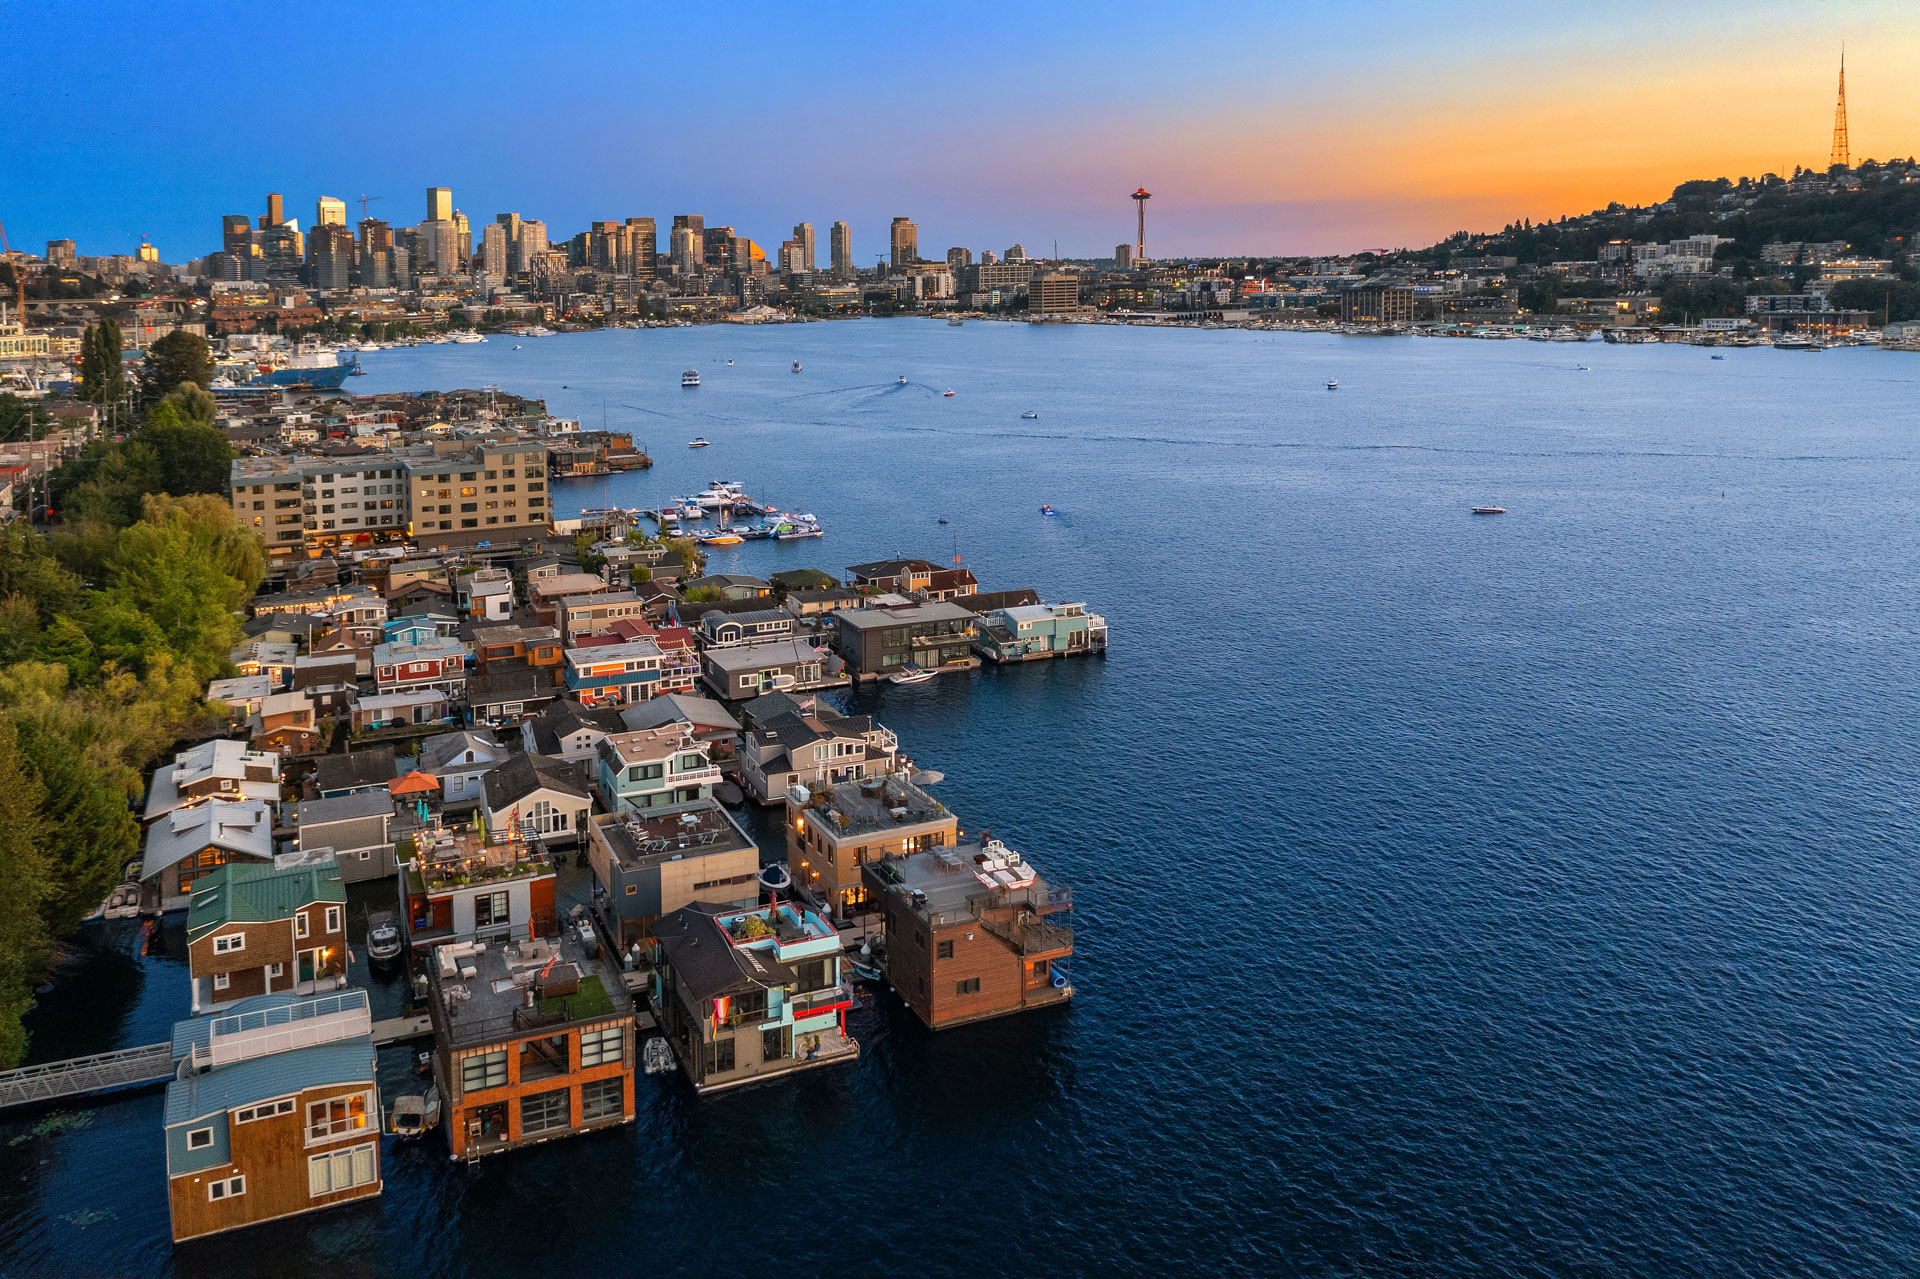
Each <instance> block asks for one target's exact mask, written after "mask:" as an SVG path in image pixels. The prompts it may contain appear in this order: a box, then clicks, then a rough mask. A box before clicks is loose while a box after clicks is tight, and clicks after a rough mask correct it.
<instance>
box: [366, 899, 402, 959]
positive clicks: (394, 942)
mask: <svg viewBox="0 0 1920 1279" xmlns="http://www.w3.org/2000/svg"><path fill="white" fill-rule="evenodd" d="M367 958H368V959H369V960H370V961H372V962H373V963H375V964H380V965H386V964H391V963H392V962H393V961H394V960H396V959H398V958H400V925H399V923H398V922H397V921H396V920H395V919H394V917H393V912H392V911H389V910H383V911H378V912H376V913H374V914H371V915H368V916H367Z"/></svg>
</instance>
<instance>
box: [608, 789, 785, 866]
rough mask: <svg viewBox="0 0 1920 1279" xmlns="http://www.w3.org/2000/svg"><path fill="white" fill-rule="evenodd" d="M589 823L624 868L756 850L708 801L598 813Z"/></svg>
mask: <svg viewBox="0 0 1920 1279" xmlns="http://www.w3.org/2000/svg"><path fill="white" fill-rule="evenodd" d="M594 826H595V827H596V828H597V829H598V830H599V831H600V834H601V835H602V836H603V837H604V838H605V839H606V841H607V846H608V847H609V848H611V849H612V850H613V854H614V856H615V857H616V858H617V859H618V860H619V862H620V865H621V866H622V867H623V868H624V869H628V870H638V869H643V868H645V867H649V866H657V865H659V864H660V863H662V862H668V861H672V860H674V859H675V858H684V857H689V856H692V857H706V856H710V855H712V854H714V853H731V852H741V851H744V850H746V849H750V848H751V849H756V850H757V849H758V845H756V844H755V843H754V842H753V841H752V840H751V839H749V838H747V836H746V834H745V832H743V831H742V830H741V829H740V827H739V826H738V825H737V824H735V822H734V820H733V818H732V817H730V816H728V814H727V810H726V809H724V808H722V807H721V806H720V803H719V801H718V800H713V799H703V800H697V801H695V802H694V803H692V804H687V805H682V806H679V807H675V808H666V809H655V810H652V811H650V812H646V813H619V814H616V815H614V816H612V817H597V818H595V819H594Z"/></svg>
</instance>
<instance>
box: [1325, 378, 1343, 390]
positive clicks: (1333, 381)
mask: <svg viewBox="0 0 1920 1279" xmlns="http://www.w3.org/2000/svg"><path fill="white" fill-rule="evenodd" d="M1327 389H1328V390H1329V391H1337V390H1339V389H1340V380H1339V379H1338V378H1328V379H1327Z"/></svg>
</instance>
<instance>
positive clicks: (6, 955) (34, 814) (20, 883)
mask: <svg viewBox="0 0 1920 1279" xmlns="http://www.w3.org/2000/svg"><path fill="white" fill-rule="evenodd" d="M45 802H46V788H45V787H43V786H42V785H41V784H40V780H39V778H38V777H36V776H34V775H33V773H32V771H31V770H30V769H29V768H28V766H27V762H26V759H25V757H24V756H23V755H22V754H21V753H20V746H19V743H18V741H17V739H16V737H15V734H14V727H13V724H12V723H11V722H9V721H8V720H6V719H4V718H0V885H4V891H0V1068H6V1069H11V1068H12V1067H14V1066H17V1065H19V1064H20V1059H21V1057H23V1056H24V1055H25V1054H26V1051H27V1035H26V1032H25V1030H23V1029H22V1028H21V1025H20V1019H21V1018H22V1017H23V1016H25V1014H26V1011H27V1009H28V1008H30V1007H32V1006H33V988H34V986H35V985H37V984H38V983H39V981H40V975H41V973H43V972H44V971H45V970H46V961H47V931H46V924H45V922H44V921H43V920H42V918H41V914H40V910H41V907H42V905H43V904H44V903H45V902H46V900H47V896H48V892H49V889H50V886H51V882H52V877H51V875H50V873H49V868H48V864H47V852H46V849H45V848H44V847H43V843H42V831H43V830H44V829H45V819H46V814H45V811H44V806H45Z"/></svg>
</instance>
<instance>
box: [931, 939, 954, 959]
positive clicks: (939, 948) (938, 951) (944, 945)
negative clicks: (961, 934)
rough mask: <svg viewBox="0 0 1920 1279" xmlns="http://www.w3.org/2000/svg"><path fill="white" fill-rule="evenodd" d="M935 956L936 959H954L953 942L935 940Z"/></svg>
mask: <svg viewBox="0 0 1920 1279" xmlns="http://www.w3.org/2000/svg"><path fill="white" fill-rule="evenodd" d="M933 957H934V958H935V959H952V958H953V943H952V942H950V941H943V942H935V943H934V947H933Z"/></svg>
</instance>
